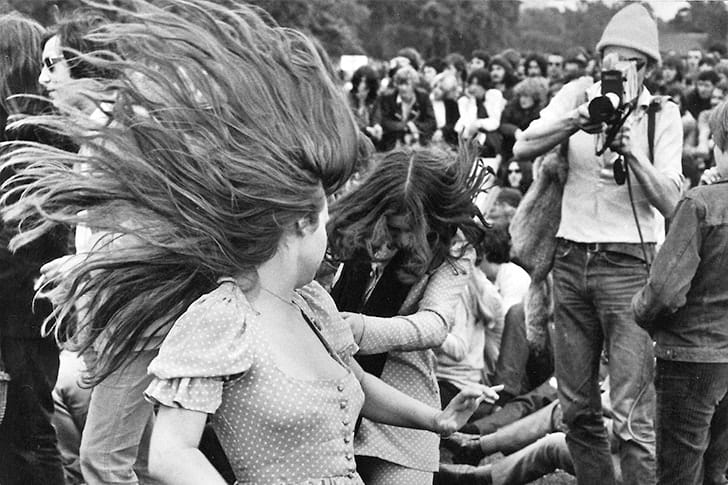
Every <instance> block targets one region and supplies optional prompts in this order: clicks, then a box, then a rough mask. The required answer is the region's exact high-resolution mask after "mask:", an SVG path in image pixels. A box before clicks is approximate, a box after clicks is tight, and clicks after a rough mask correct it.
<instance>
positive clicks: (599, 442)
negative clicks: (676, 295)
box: [514, 4, 682, 485]
mask: <svg viewBox="0 0 728 485" xmlns="http://www.w3.org/2000/svg"><path fill="white" fill-rule="evenodd" d="M597 51H598V52H599V53H600V55H601V56H602V58H603V60H604V61H605V62H604V64H612V65H613V67H617V68H618V69H620V70H622V71H623V73H624V74H625V75H626V76H627V78H628V79H629V80H630V81H629V82H628V83H627V84H628V87H629V86H631V87H630V88H629V89H628V90H627V92H626V95H625V100H624V101H625V102H634V101H633V99H634V100H635V101H636V102H635V107H634V111H633V112H632V113H631V114H630V115H629V117H628V119H627V121H626V123H625V125H624V126H623V127H622V128H621V131H620V133H621V134H618V135H617V137H616V138H615V141H614V142H613V143H612V144H611V149H610V150H607V151H606V152H605V153H604V154H603V155H596V151H595V150H597V149H600V148H601V146H602V144H604V143H605V140H604V138H605V137H604V136H603V135H601V134H600V133H601V131H602V129H603V125H602V123H596V122H594V121H593V120H591V119H590V118H589V114H588V113H589V111H588V104H589V100H590V99H592V98H593V97H595V96H597V95H599V93H600V84H599V83H597V84H593V85H591V84H589V86H586V84H587V83H585V82H584V81H583V80H582V81H580V80H577V81H574V82H572V83H569V84H567V85H566V86H564V88H563V89H562V90H561V91H560V92H559V93H558V94H557V95H556V96H555V97H554V99H553V100H552V101H551V102H550V103H549V105H548V106H547V107H546V108H545V109H544V110H543V111H542V113H541V118H540V119H539V120H536V121H534V122H533V123H532V124H531V126H530V127H529V128H528V129H527V130H525V131H524V132H523V134H522V136H521V138H519V139H518V140H517V141H516V145H515V147H514V154H515V156H516V157H518V158H521V159H530V158H533V157H534V156H537V155H539V154H543V153H545V152H546V151H548V150H551V149H553V148H555V147H557V146H558V145H559V144H561V143H563V142H565V141H568V147H567V150H566V152H567V153H566V157H567V159H568V163H569V173H568V178H567V180H566V184H565V187H564V193H563V198H562V207H561V222H560V225H559V230H558V233H557V238H558V244H557V246H556V256H555V261H554V266H553V279H554V290H553V291H554V301H555V322H556V331H555V341H554V348H555V353H556V355H555V358H556V376H557V379H558V385H559V399H560V400H561V403H562V406H563V408H564V421H565V422H566V424H567V426H568V434H567V441H568V444H569V450H570V451H571V455H572V457H573V458H574V462H575V469H576V476H577V478H578V480H579V483H582V484H592V483H604V484H611V483H614V481H615V478H614V476H615V475H614V468H613V465H612V461H611V458H610V453H609V443H608V441H607V432H606V430H605V428H604V423H603V419H602V410H601V405H600V400H599V381H598V367H599V360H600V357H601V355H602V349H605V351H606V354H607V356H608V371H609V375H610V380H611V389H610V396H611V402H612V404H613V407H614V434H615V436H616V437H617V443H618V450H619V456H620V462H621V469H622V476H623V477H624V481H625V483H627V484H640V485H645V484H651V483H654V482H655V437H654V436H655V434H654V424H653V415H654V403H655V395H654V387H653V385H652V377H653V362H654V357H653V350H652V341H651V340H650V337H649V335H648V334H647V332H645V331H644V330H642V329H641V328H639V327H638V326H637V325H636V324H635V322H634V317H633V315H632V311H631V308H630V302H631V299H632V296H633V295H634V293H636V292H637V290H638V289H639V288H640V287H641V286H642V285H643V284H644V282H645V279H646V268H647V265H649V264H650V263H651V261H652V259H653V256H654V252H655V243H656V242H657V241H658V238H660V237H661V234H660V233H661V232H662V233H663V234H664V224H663V223H662V220H661V219H659V218H657V217H656V216H655V209H656V210H658V211H659V212H660V213H661V214H662V215H663V216H664V217H666V218H669V217H670V216H672V213H673V210H674V208H675V205H676V204H677V201H678V198H679V196H680V190H681V183H682V181H681V178H682V175H681V161H680V158H681V143H682V130H681V126H682V125H681V123H680V113H679V111H678V107H677V106H675V105H674V104H672V103H670V102H665V103H661V104H660V105H658V106H659V107H660V108H661V109H660V110H659V111H657V112H656V114H655V127H654V140H653V144H652V151H653V153H654V156H653V157H650V148H649V145H650V143H649V136H648V135H649V134H648V131H649V130H648V124H649V115H648V113H647V108H648V106H649V105H650V104H651V102H652V101H653V97H652V96H651V95H650V93H649V91H647V90H646V89H645V88H644V87H643V82H644V79H645V76H646V74H647V73H648V72H649V71H650V70H651V69H652V68H653V67H654V66H655V65H657V64H658V63H659V62H660V51H659V44H658V38H657V25H656V24H655V21H654V19H653V18H652V17H651V16H650V14H649V13H648V12H647V10H646V9H645V8H644V7H642V6H641V5H638V4H630V5H628V6H626V7H625V8H623V9H621V10H620V11H619V12H617V13H616V14H615V15H614V17H612V19H611V20H610V21H609V23H608V24H607V26H606V28H605V29H604V32H603V34H602V38H601V40H600V41H599V43H598V44H597ZM617 59H618V61H617ZM651 159H652V160H653V161H654V162H652V161H651ZM622 163H626V164H627V166H628V174H627V176H628V177H629V178H628V179H627V180H626V181H627V182H628V183H625V184H623V185H620V184H618V180H617V178H618V176H619V174H620V172H619V170H618V169H619V167H620V166H621V164H622ZM615 168H617V171H616V172H615ZM615 174H616V175H617V177H615ZM636 222H638V224H637V223H636Z"/></svg>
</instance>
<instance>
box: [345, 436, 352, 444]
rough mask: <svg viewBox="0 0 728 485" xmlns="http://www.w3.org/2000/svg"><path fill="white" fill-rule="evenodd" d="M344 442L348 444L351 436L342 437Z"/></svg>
mask: <svg viewBox="0 0 728 485" xmlns="http://www.w3.org/2000/svg"><path fill="white" fill-rule="evenodd" d="M344 443H346V444H347V445H348V444H349V443H351V436H345V437H344Z"/></svg>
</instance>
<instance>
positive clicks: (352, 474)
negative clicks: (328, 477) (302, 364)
mask: <svg viewBox="0 0 728 485" xmlns="http://www.w3.org/2000/svg"><path fill="white" fill-rule="evenodd" d="M346 476H347V478H354V472H349V473H347V474H346Z"/></svg>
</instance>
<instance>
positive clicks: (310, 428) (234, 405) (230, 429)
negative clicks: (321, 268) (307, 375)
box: [146, 281, 364, 485]
mask: <svg viewBox="0 0 728 485" xmlns="http://www.w3.org/2000/svg"><path fill="white" fill-rule="evenodd" d="M300 293H301V294H300V297H299V298H297V300H296V302H295V303H296V304H297V305H298V306H299V307H301V309H302V311H303V312H304V313H305V314H306V315H307V317H309V319H310V320H311V321H312V322H315V324H316V325H317V326H318V328H319V331H320V333H321V335H322V336H323V337H324V338H325V339H326V341H327V342H328V343H329V346H330V348H332V349H333V350H334V351H335V354H334V357H335V358H336V359H337V360H338V361H339V362H341V363H342V365H344V362H345V361H346V360H348V359H350V358H351V355H352V353H353V352H355V351H356V344H354V341H353V337H352V335H351V331H350V330H349V327H348V325H346V324H344V322H343V321H342V320H341V319H340V318H339V317H338V313H337V312H336V309H335V306H334V305H333V302H332V301H331V300H330V297H329V296H328V294H327V293H326V292H325V291H324V290H323V288H321V287H320V286H318V284H316V283H312V284H311V285H309V286H308V287H307V288H305V289H303V290H302V291H301V292H300ZM258 325H259V322H258V320H257V317H256V314H255V312H254V311H253V309H252V308H251V307H250V305H249V304H248V302H247V300H246V299H245V296H244V294H243V293H242V291H241V290H240V289H239V288H238V287H237V286H236V285H235V284H234V283H233V282H232V281H225V282H223V283H222V284H221V286H220V287H219V288H218V289H216V290H215V291H213V292H211V293H209V294H208V295H206V296H204V297H202V298H201V299H199V300H198V301H197V302H195V303H194V304H193V305H192V306H191V307H190V308H189V310H188V311H187V312H186V313H185V314H184V315H183V316H182V317H181V318H180V319H179V320H178V321H177V322H176V323H175V326H174V327H173V328H172V331H171V332H170V333H169V335H168V337H167V340H166V341H165V342H164V344H163V345H162V348H161V350H160V353H159V356H158V357H157V358H156V359H155V360H154V361H152V363H151V365H150V366H149V372H150V373H152V374H153V375H154V376H155V379H154V381H153V382H152V384H151V385H150V386H149V388H148V389H147V391H146V395H147V397H148V398H149V399H150V400H152V401H155V402H158V403H160V404H162V405H164V406H172V407H182V408H185V409H191V410H196V411H202V412H206V413H210V414H212V415H213V416H212V425H213V428H214V429H215V432H216V433H217V436H218V438H219V440H220V443H221V444H222V447H223V449H224V450H225V453H226V455H227V457H228V460H229V461H230V464H231V466H232V468H233V470H234V472H235V476H236V478H237V481H238V484H241V485H242V484H262V485H263V484H264V485H268V484H317V485H319V484H321V485H324V484H326V485H339V484H362V483H363V482H362V481H361V478H360V477H359V475H358V474H357V473H356V463H355V459H354V449H353V439H354V425H355V423H356V419H357V416H358V415H359V411H360V410H361V407H362V405H363V402H364V394H363V392H362V390H361V386H360V385H359V381H358V380H357V379H356V377H355V376H354V375H353V373H351V372H349V373H348V374H347V375H346V376H345V377H344V378H342V379H332V380H318V381H309V380H300V379H296V378H293V377H291V376H289V375H287V374H285V373H284V372H283V371H281V370H280V369H279V368H278V367H277V366H276V363H275V362H274V360H273V358H272V357H271V355H272V354H271V351H270V347H269V345H270V344H269V343H268V341H267V340H266V339H265V338H264V337H263V335H262V334H261V331H260V329H259V328H258ZM302 351H303V349H302Z"/></svg>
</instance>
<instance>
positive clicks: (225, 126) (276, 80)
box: [4, 0, 497, 485]
mask: <svg viewBox="0 0 728 485" xmlns="http://www.w3.org/2000/svg"><path fill="white" fill-rule="evenodd" d="M132 6H133V8H123V7H119V8H118V9H117V7H113V6H110V7H109V8H110V9H112V10H120V11H121V14H122V15H120V17H121V18H123V19H124V21H123V22H119V23H110V24H108V25H106V26H103V27H101V28H99V29H97V30H95V31H94V32H93V36H94V38H95V39H99V40H103V41H105V42H108V43H110V44H114V45H117V46H118V47H119V52H124V54H125V57H124V58H123V59H113V60H110V59H109V58H108V57H106V56H105V55H104V54H101V53H99V54H89V55H86V56H85V60H87V61H88V62H90V63H92V64H93V65H96V66H98V67H104V68H108V69H111V70H112V71H114V73H115V76H114V77H113V78H110V79H107V80H106V81H105V82H102V83H101V85H102V86H105V87H106V89H108V90H110V91H112V92H114V93H115V104H114V107H113V110H111V111H110V112H109V113H108V116H109V122H108V123H104V124H97V125H94V124H92V123H89V122H88V120H86V119H84V118H82V117H78V116H70V117H64V116H48V117H43V118H41V119H39V120H37V121H38V122H41V123H44V124H46V125H48V126H50V127H52V128H53V129H54V130H57V131H59V132H61V133H67V134H69V135H72V136H73V137H74V140H75V141H76V142H77V143H78V144H79V145H82V146H83V147H84V149H83V150H81V151H80V152H79V153H78V154H75V153H68V152H64V153H60V152H58V151H55V150H51V149H48V148H45V147H39V146H31V147H16V149H15V150H13V151H12V152H11V153H10V154H9V155H8V156H7V157H5V160H6V161H9V163H15V164H19V165H22V164H23V163H27V162H29V161H33V162H36V163H34V164H33V165H32V166H30V167H28V168H26V169H24V170H21V172H20V173H19V175H18V177H17V178H16V179H15V180H16V181H17V183H18V184H19V187H18V190H17V193H19V194H22V195H21V197H20V199H19V200H18V201H17V202H16V203H14V204H11V205H10V206H9V207H7V208H6V209H5V212H4V217H6V218H7V219H8V220H13V221H20V225H21V226H22V227H23V228H24V229H26V230H25V231H24V232H23V233H21V235H20V236H18V237H17V238H16V239H14V241H13V243H12V244H13V245H14V246H20V245H22V244H23V243H24V242H26V241H28V240H31V239H33V238H34V237H35V236H37V235H38V234H40V233H42V232H43V231H44V230H45V229H46V228H47V225H48V223H49V221H63V222H66V223H70V224H83V225H85V226H87V227H90V228H98V229H100V230H103V231H105V232H106V233H107V234H113V236H110V237H108V238H101V239H99V240H98V242H97V243H96V244H95V247H94V248H93V250H92V251H90V252H89V253H88V254H87V255H85V257H84V258H83V259H82V260H81V261H80V262H79V263H78V264H77V265H75V266H73V267H71V268H70V269H68V274H51V275H50V278H51V281H52V282H53V283H56V284H58V285H57V286H54V287H53V288H52V289H51V290H50V291H49V294H50V295H51V297H52V298H53V300H54V301H55V302H57V303H58V307H57V308H56V312H57V314H58V315H59V316H63V315H66V314H67V313H68V312H71V311H74V310H75V308H76V306H77V305H81V307H82V309H83V310H84V313H85V314H86V317H85V318H83V319H82V320H81V321H80V323H79V325H78V326H73V327H69V326H68V325H67V324H66V322H65V321H64V320H61V321H59V324H58V326H57V328H56V331H57V333H58V335H59V337H66V336H68V337H70V338H75V339H78V345H79V346H80V348H81V350H88V349H89V348H92V347H94V348H96V349H97V350H98V356H97V358H96V360H94V361H93V362H92V363H91V367H90V369H89V372H90V378H91V379H93V380H94V381H96V382H99V381H101V382H105V381H106V380H108V379H112V378H114V376H117V375H118V376H122V377H123V376H125V375H128V372H129V371H128V367H131V366H136V365H137V364H138V362H139V361H140V360H141V359H142V357H140V356H137V358H136V359H133V358H132V356H134V354H135V352H145V351H150V350H154V349H155V348H156V347H155V346H156V345H157V342H158V339H160V338H163V337H165V335H166V338H165V340H164V343H163V344H162V345H161V347H160V348H159V353H158V356H157V357H156V358H154V359H153V360H152V362H151V364H150V365H149V372H150V374H151V377H150V380H151V383H150V384H149V386H148V387H147V389H146V391H145V393H146V396H147V398H148V399H149V400H150V401H152V402H154V403H156V404H157V405H158V406H159V411H158V414H157V417H156V421H155V423H154V430H153V432H152V439H151V447H150V453H149V468H150V471H151V472H152V475H153V479H155V480H157V481H161V482H163V483H174V484H176V485H178V484H186V483H189V484H195V485H197V484H201V483H204V484H213V483H216V484H222V483H224V480H223V478H222V477H221V476H220V475H219V474H218V473H217V471H216V470H215V469H214V468H213V467H212V465H211V464H210V462H209V461H208V460H207V459H206V458H205V456H204V455H203V454H202V452H201V451H200V450H199V449H198V445H199V443H200V438H201V435H202V433H203V429H204V427H205V424H206V422H207V421H208V420H210V421H211V423H212V427H213V428H214V431H215V433H216V435H217V436H218V438H219V440H220V443H221V445H222V448H223V450H224V453H225V455H226V456H227V459H228V460H229V462H230V466H231V467H232V470H233V472H234V475H235V478H236V479H237V480H238V482H239V483H245V484H261V485H273V484H280V483H285V484H300V483H312V482H313V483H327V484H332V485H339V484H358V485H361V483H362V482H361V479H360V478H359V476H358V474H357V473H356V463H355V461H354V454H353V453H354V448H353V436H352V431H353V426H354V422H355V420H356V417H357V416H358V415H359V412H360V410H361V412H362V414H363V415H364V416H367V417H368V418H370V419H374V420H378V421H384V422H387V423H390V424H394V425H399V426H410V427H418V428H424V429H429V430H432V431H434V432H438V433H445V434H449V433H452V432H453V431H454V430H455V429H456V428H457V427H459V426H461V425H462V423H463V420H466V419H467V417H468V416H470V414H471V413H472V410H473V409H474V408H475V407H476V406H477V404H478V403H479V401H481V400H482V399H483V398H484V397H485V396H484V393H487V395H488V397H490V398H497V395H496V394H495V393H493V392H492V391H490V390H489V389H470V390H468V391H464V392H463V393H461V394H460V395H459V397H457V398H456V399H455V401H456V402H455V403H454V404H453V405H451V406H449V407H448V409H447V410H445V411H440V410H439V409H435V408H433V407H428V406H426V405H424V404H422V403H420V402H418V401H416V400H414V399H411V398H409V397H407V396H406V395H404V394H401V393H399V392H397V391H396V390H394V389H392V388H391V387H389V386H386V385H385V384H384V383H382V382H381V381H380V380H378V379H376V378H374V377H372V376H370V375H368V374H366V373H364V372H363V371H361V369H360V368H359V367H358V365H356V363H355V362H354V361H353V360H352V359H351V354H352V353H353V352H355V351H356V344H355V342H354V338H353V335H352V332H351V328H350V326H349V325H348V324H346V323H345V322H344V321H343V320H342V319H341V317H340V316H339V314H338V312H337V310H336V307H335V306H334V304H333V302H332V301H331V299H330V297H329V296H328V294H327V293H326V292H325V291H323V289H322V288H321V287H320V286H318V285H316V284H313V283H310V282H311V279H312V277H313V275H314V273H315V271H316V269H317V268H318V266H319V264H320V262H321V259H322V256H323V253H324V250H325V246H326V233H325V224H326V220H327V217H328V214H327V202H326V195H327V194H330V193H332V192H333V191H334V190H336V189H337V188H339V187H341V185H342V184H343V183H344V181H345V180H346V179H347V178H348V177H349V176H350V175H351V173H352V171H353V169H354V167H355V165H356V162H357V159H358V158H359V157H360V156H363V155H365V154H366V153H367V150H366V148H367V147H368V143H367V142H365V140H364V139H363V137H362V136H361V135H360V132H359V130H358V127H357V125H356V123H355V121H354V119H353V116H352V115H351V111H350V110H349V108H348V106H347V103H346V99H345V97H344V96H343V93H341V91H340V89H339V88H338V87H337V86H336V85H335V84H334V82H333V80H332V79H333V73H332V70H331V69H330V65H329V63H328V59H326V58H325V56H323V57H322V54H321V53H320V52H319V50H317V49H316V46H315V45H314V43H313V42H312V41H311V40H310V39H309V38H307V37H306V36H304V35H303V34H301V33H299V32H296V31H293V30H290V29H282V28H279V27H276V26H274V25H271V23H269V22H267V21H266V20H264V19H262V18H261V17H260V16H259V15H258V13H257V12H256V11H255V10H254V9H252V8H249V7H246V6H239V7H237V8H235V9H230V8H228V7H226V6H221V5H219V4H216V3H213V2H208V1H204V0H188V1H185V2H178V1H176V0H174V1H172V0H170V2H169V3H167V4H166V6H167V7H172V6H173V7H174V8H173V9H171V8H162V7H160V6H159V2H158V1H155V2H154V3H153V4H152V3H150V2H144V1H134V2H133V5H132ZM80 84H81V87H87V85H91V84H94V85H97V84H98V82H91V81H88V80H85V81H84V80H82V81H80ZM100 96H101V97H103V93H101V95H100ZM78 164H83V165H84V166H85V167H87V168H86V169H85V170H83V171H77V170H74V166H75V165H78ZM33 176H37V182H31V181H30V180H31V178H32V177H33ZM59 283H63V284H59ZM170 326H171V327H172V328H171V330H169V328H170ZM69 334H70V335H69ZM140 349H141V350H140ZM133 375H134V376H135V378H136V376H137V372H136V371H135V372H134V374H133ZM118 389H120V390H125V391H126V392H127V393H128V394H129V397H128V398H126V397H123V398H122V399H121V400H123V399H128V400H136V399H139V396H141V394H142V390H141V389H139V388H138V386H136V385H135V386H134V388H131V387H130V386H129V385H128V383H127V382H119V384H118ZM364 396H366V401H365V400H364ZM122 405H124V402H121V403H109V407H108V409H107V410H106V416H107V418H108V419H109V421H115V422H121V423H123V422H124V420H123V419H117V418H116V414H117V413H119V414H120V413H121V412H122V411H121V410H120V406H122ZM87 425H88V424H87ZM116 431H117V432H118V433H120V434H123V433H124V432H126V431H127V429H126V428H123V427H121V426H120V427H118V429H117V430H116ZM119 481H122V482H123V483H134V482H135V479H134V477H127V478H126V479H123V478H122V480H118V479H117V482H119ZM108 482H112V480H106V483H108Z"/></svg>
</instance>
